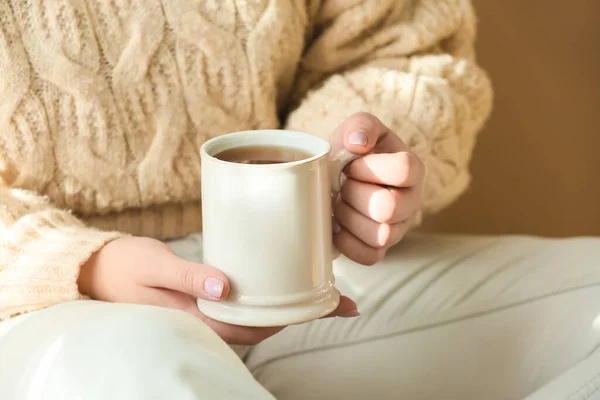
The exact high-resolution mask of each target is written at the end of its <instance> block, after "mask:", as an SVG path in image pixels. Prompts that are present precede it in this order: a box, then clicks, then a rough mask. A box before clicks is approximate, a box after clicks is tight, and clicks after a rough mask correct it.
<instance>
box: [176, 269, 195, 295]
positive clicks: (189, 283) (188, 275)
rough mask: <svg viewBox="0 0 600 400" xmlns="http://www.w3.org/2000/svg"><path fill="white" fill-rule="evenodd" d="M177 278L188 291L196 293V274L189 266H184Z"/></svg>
mask: <svg viewBox="0 0 600 400" xmlns="http://www.w3.org/2000/svg"><path fill="white" fill-rule="evenodd" d="M179 279H180V281H181V286H182V287H183V288H184V289H185V290H186V291H188V292H189V293H196V288H197V284H196V276H195V274H194V271H192V269H191V268H188V267H185V268H182V269H181V272H180V276H179Z"/></svg>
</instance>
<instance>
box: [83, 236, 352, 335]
mask: <svg viewBox="0 0 600 400" xmlns="http://www.w3.org/2000/svg"><path fill="white" fill-rule="evenodd" d="M78 284H79V289H80V291H81V293H82V294H84V295H87V296H90V297H91V298H93V299H96V300H101V301H110V302H120V303H137V304H148V305H154V306H161V307H168V308H174V309H178V310H182V311H185V312H188V313H190V314H192V315H194V316H196V317H198V318H200V319H202V320H203V321H204V322H205V323H206V324H207V325H209V326H210V327H211V328H212V329H213V330H214V331H215V332H216V333H217V334H218V335H219V336H220V337H221V338H222V339H223V340H224V341H225V342H227V343H229V344H256V343H259V342H261V341H263V340H264V339H266V338H268V337H269V336H272V335H274V334H275V333H277V332H279V331H281V330H282V329H283V327H275V328H252V327H242V326H236V325H229V324H225V323H222V322H218V321H215V320H213V319H210V318H208V317H206V316H205V315H203V314H202V313H200V311H198V308H197V306H196V298H197V297H200V298H202V299H205V300H210V301H220V300H223V299H225V298H227V295H228V293H229V288H230V286H229V281H228V280H227V277H226V276H225V275H224V274H223V273H221V272H219V271H218V270H216V269H214V268H211V267H209V266H207V265H203V264H196V263H193V262H189V261H186V260H183V259H181V258H179V257H177V256H176V255H175V254H174V253H173V252H172V251H171V249H170V248H169V247H168V246H167V245H166V244H164V243H163V242H160V241H158V240H154V239H149V238H140V237H124V238H121V239H117V240H115V241H112V242H110V243H108V244H107V245H105V246H104V247H103V248H102V249H101V250H99V251H98V252H96V253H95V254H94V255H93V256H92V257H91V258H90V259H89V260H88V261H87V262H86V263H85V264H84V265H83V266H82V268H81V273H80V275H79V281H78ZM341 314H343V315H341ZM354 314H356V304H355V303H354V302H353V301H352V300H350V299H348V298H346V297H342V300H341V301H340V305H339V307H338V309H337V310H336V311H335V312H334V313H333V314H332V315H331V316H338V315H339V316H353V315H354Z"/></svg>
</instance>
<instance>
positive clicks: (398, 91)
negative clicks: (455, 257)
mask: <svg viewBox="0 0 600 400" xmlns="http://www.w3.org/2000/svg"><path fill="white" fill-rule="evenodd" d="M309 4H311V6H309V15H308V21H309V22H308V23H309V26H310V32H309V34H308V37H309V43H308V46H307V49H306V51H305V55H304V57H303V60H302V64H301V67H300V69H299V71H298V75H297V79H296V82H295V86H294V91H293V93H292V96H290V97H291V99H292V100H291V107H290V108H291V112H290V113H289V115H288V117H287V120H286V124H285V126H286V128H287V129H294V130H302V131H306V132H311V133H315V134H319V135H323V136H328V135H329V134H330V132H332V131H333V130H334V128H335V127H336V126H337V125H339V124H340V123H341V122H342V121H343V120H344V119H346V118H347V117H348V116H350V115H351V114H353V113H355V112H359V111H365V112H370V113H372V114H374V115H376V116H377V117H379V118H380V119H381V120H382V121H383V122H384V123H385V124H386V125H387V126H388V127H390V128H391V129H392V130H393V131H394V132H396V133H397V134H398V135H399V136H400V137H401V138H402V139H403V140H404V142H405V143H407V144H408V145H409V146H410V147H411V148H412V149H413V150H414V151H415V153H417V154H418V155H419V156H420V157H421V159H422V160H423V162H424V163H425V165H426V168H427V174H426V179H425V186H424V190H423V201H422V212H423V213H424V214H431V213H434V212H436V211H438V210H440V209H442V208H444V207H445V206H447V205H449V204H450V203H451V202H453V201H454V200H455V199H456V198H457V197H459V196H460V194H462V193H463V192H464V191H465V190H466V188H467V186H468V184H469V180H470V175H469V170H468V164H469V162H470V159H471V153H472V150H473V147H474V144H475V139H476V136H477V134H478V132H479V131H480V129H481V128H482V126H483V124H484V122H485V121H486V119H487V118H488V116H489V114H490V112H491V105H492V89H491V85H490V82H489V80H488V78H487V76H486V74H485V72H484V71H483V70H482V69H481V68H480V67H479V66H478V65H477V64H476V62H475V56H474V41H475V31H476V19H475V14H474V10H473V8H472V5H471V3H470V1H469V0H417V1H407V0H402V1H392V0H383V1H379V0H377V1H369V0H352V1H337V0H314V1H312V2H309Z"/></svg>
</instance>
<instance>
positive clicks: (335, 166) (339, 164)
mask: <svg viewBox="0 0 600 400" xmlns="http://www.w3.org/2000/svg"><path fill="white" fill-rule="evenodd" d="M361 157H363V155H360V154H354V153H352V152H350V151H348V150H346V149H345V148H344V149H342V150H340V151H339V152H338V153H337V154H334V155H333V156H331V158H330V160H331V168H330V171H331V209H332V215H331V218H332V219H333V208H334V206H335V201H336V199H337V197H338V195H339V194H340V191H341V190H342V174H343V172H344V169H345V168H346V167H347V166H348V165H349V164H350V163H351V162H352V161H354V160H356V159H358V158H361ZM340 255H341V254H340V252H339V250H338V249H336V247H335V246H334V245H333V243H332V244H331V257H332V260H335V259H337V258H338V257H339V256H340Z"/></svg>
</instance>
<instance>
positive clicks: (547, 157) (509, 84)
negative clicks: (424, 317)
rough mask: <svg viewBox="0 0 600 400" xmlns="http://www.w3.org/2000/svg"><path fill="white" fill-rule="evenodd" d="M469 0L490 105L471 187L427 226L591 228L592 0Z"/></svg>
mask: <svg viewBox="0 0 600 400" xmlns="http://www.w3.org/2000/svg"><path fill="white" fill-rule="evenodd" d="M474 2H475V6H476V8H477V9H478V13H479V20H480V24H479V32H480V34H479V42H478V48H479V61H480V63H481V64H482V65H483V66H484V67H485V68H486V70H487V71H488V72H489V73H490V75H491V77H492V80H493V83H494V87H495V106H494V114H493V116H492V119H491V120H490V122H489V124H488V126H487V127H486V129H485V131H484V132H483V133H482V135H481V136H480V141H479V144H478V147H477V149H476V152H475V155H474V159H473V163H472V171H473V183H472V187H471V189H470V191H469V192H468V193H467V194H465V195H464V196H463V197H462V198H461V199H460V200H459V201H458V202H457V203H456V204H454V205H453V206H452V207H450V208H449V209H448V210H446V211H444V212H442V213H441V214H440V215H438V216H436V217H434V218H432V219H431V220H429V221H428V222H427V224H426V228H427V229H428V230H434V231H444V232H467V233H530V234H539V235H545V236H571V235H600V158H599V153H600V1H597V0H587V1H585V0H574V1H564V0H526V1H524V0H502V1H498V0H474Z"/></svg>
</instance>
